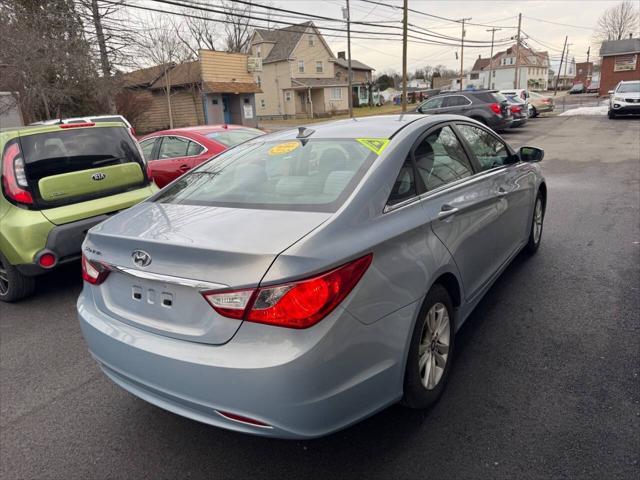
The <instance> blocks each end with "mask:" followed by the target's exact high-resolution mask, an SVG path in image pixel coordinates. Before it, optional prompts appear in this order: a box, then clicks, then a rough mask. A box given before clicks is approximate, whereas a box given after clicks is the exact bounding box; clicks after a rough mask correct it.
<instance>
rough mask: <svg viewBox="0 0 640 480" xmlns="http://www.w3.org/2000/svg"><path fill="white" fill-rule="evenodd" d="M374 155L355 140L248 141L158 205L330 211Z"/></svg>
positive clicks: (165, 195) (194, 173) (168, 191)
mask: <svg viewBox="0 0 640 480" xmlns="http://www.w3.org/2000/svg"><path fill="white" fill-rule="evenodd" d="M375 157H376V155H375V153H373V152H372V150H370V149H369V148H368V147H366V146H364V145H363V144H361V143H360V142H358V141H357V140H355V139H335V140H329V139H315V140H314V139H311V140H304V141H300V140H287V141H284V142H283V141H278V142H251V143H249V144H246V145H242V146H238V147H236V148H234V149H232V150H228V151H227V152H224V153H222V154H221V155H219V156H218V157H216V158H215V159H213V160H212V161H210V162H208V163H206V164H204V165H203V166H201V167H200V168H198V169H196V170H194V171H192V172H191V173H189V174H187V175H185V176H183V177H182V178H181V179H180V180H178V181H177V182H176V183H174V184H173V185H172V186H171V187H169V188H168V189H166V190H165V191H164V192H163V193H161V194H160V196H158V197H157V198H156V201H157V202H162V203H180V204H189V205H207V206H224V207H235V208H260V209H271V210H303V211H321V212H334V211H336V210H337V209H338V208H339V207H340V206H341V205H342V204H343V203H344V201H345V200H346V198H347V197H348V196H349V194H350V193H351V192H352V191H353V190H354V188H355V187H356V185H357V184H358V182H359V181H360V179H361V178H362V176H363V175H364V173H365V172H366V171H367V169H368V168H369V166H370V165H371V163H372V162H373V160H374V159H375Z"/></svg>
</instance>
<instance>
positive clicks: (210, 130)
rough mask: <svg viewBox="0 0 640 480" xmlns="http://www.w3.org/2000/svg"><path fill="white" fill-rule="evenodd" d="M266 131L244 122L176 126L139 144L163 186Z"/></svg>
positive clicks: (156, 177)
mask: <svg viewBox="0 0 640 480" xmlns="http://www.w3.org/2000/svg"><path fill="white" fill-rule="evenodd" d="M263 134H264V132H263V131H262V130H258V129H257V128H250V127H244V126H242V125H226V124H225V125H205V126H201V127H187V128H174V129H173V130H163V131H161V132H155V133H152V134H150V135H146V136H144V137H142V138H141V139H140V146H141V147H142V151H143V153H144V156H145V158H146V159H147V161H148V162H149V169H150V171H151V176H152V177H153V179H154V181H155V182H156V184H157V185H158V186H159V187H164V186H165V185H167V184H168V183H170V182H172V181H173V180H175V179H176V178H178V177H179V176H180V175H182V174H184V173H185V172H188V171H189V170H191V169H192V168H194V167H197V166H198V165H200V164H201V163H203V162H205V161H207V160H209V159H210V158H211V157H212V156H214V155H217V154H219V153H220V152H223V151H225V150H226V149H227V148H231V147H234V146H235V145H238V144H239V143H242V142H245V141H247V140H250V139H252V138H255V137H257V136H259V135H263Z"/></svg>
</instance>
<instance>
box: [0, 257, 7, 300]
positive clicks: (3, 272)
mask: <svg viewBox="0 0 640 480" xmlns="http://www.w3.org/2000/svg"><path fill="white" fill-rule="evenodd" d="M8 291H9V273H8V272H7V269H6V268H4V264H3V263H2V262H1V261H0V295H6V294H7V292H8Z"/></svg>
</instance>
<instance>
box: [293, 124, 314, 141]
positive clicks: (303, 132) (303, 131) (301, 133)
mask: <svg viewBox="0 0 640 480" xmlns="http://www.w3.org/2000/svg"><path fill="white" fill-rule="evenodd" d="M315 132H316V131H315V130H313V129H312V128H307V127H298V135H296V138H307V137H310V136H311V135H313V134H314V133H315Z"/></svg>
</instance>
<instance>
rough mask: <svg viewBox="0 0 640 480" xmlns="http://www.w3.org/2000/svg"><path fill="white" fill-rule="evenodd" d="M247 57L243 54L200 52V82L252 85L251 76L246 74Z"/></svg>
mask: <svg viewBox="0 0 640 480" xmlns="http://www.w3.org/2000/svg"><path fill="white" fill-rule="evenodd" d="M247 57H248V55H246V54H244V53H227V52H215V51H213V50H200V64H201V70H202V81H204V82H238V83H253V81H254V80H253V75H252V74H251V73H249V72H247Z"/></svg>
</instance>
